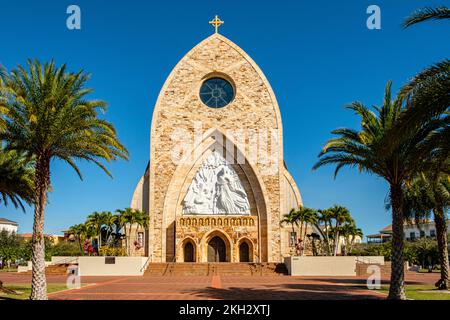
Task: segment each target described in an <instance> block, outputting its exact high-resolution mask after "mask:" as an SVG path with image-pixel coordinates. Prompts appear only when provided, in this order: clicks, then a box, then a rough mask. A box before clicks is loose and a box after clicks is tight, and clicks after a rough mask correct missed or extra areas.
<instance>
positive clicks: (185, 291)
mask: <svg viewBox="0 0 450 320" xmlns="http://www.w3.org/2000/svg"><path fill="white" fill-rule="evenodd" d="M438 277H439V275H438V274H408V275H407V277H406V280H407V283H409V284H419V283H420V284H432V283H434V282H435V281H437V279H438ZM0 280H2V281H3V282H4V283H5V284H8V283H30V280H31V279H30V276H29V275H20V274H0ZM47 280H48V282H49V283H64V282H65V280H66V277H64V276H48V277H47ZM82 283H83V284H86V286H84V287H82V288H80V289H73V290H67V291H60V292H55V293H51V294H49V298H50V299H55V300H60V299H70V300H115V299H118V300H135V299H138V300H147V299H150V300H209V299H213V300H214V299H237V300H256V299H259V300H269V299H270V300H310V299H325V300H348V299H351V300H354V299H383V298H384V297H385V296H384V295H383V294H381V293H379V292H375V291H372V290H368V289H367V288H366V287H365V283H366V280H365V279H364V278H362V277H333V278H330V277H289V276H207V277H201V276H190V277H176V276H166V277H162V276H144V277H83V278H82ZM383 283H388V279H383Z"/></svg>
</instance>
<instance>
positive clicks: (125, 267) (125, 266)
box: [78, 257, 147, 276]
mask: <svg viewBox="0 0 450 320" xmlns="http://www.w3.org/2000/svg"><path fill="white" fill-rule="evenodd" d="M105 258H106V257H78V268H79V269H78V274H79V275H80V276H141V275H143V274H144V271H145V270H144V269H145V268H144V265H145V263H146V262H147V257H115V263H114V264H105Z"/></svg>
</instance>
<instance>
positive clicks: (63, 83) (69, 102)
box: [0, 60, 127, 299]
mask: <svg viewBox="0 0 450 320" xmlns="http://www.w3.org/2000/svg"><path fill="white" fill-rule="evenodd" d="M88 78H89V75H88V74H85V73H84V72H83V71H79V72H77V73H69V72H67V69H66V65H63V66H61V67H59V68H57V67H56V66H55V64H54V62H53V61H51V62H49V63H45V64H44V65H42V64H41V63H40V62H39V61H37V60H29V61H28V70H26V69H25V68H24V67H22V66H18V67H17V68H16V69H14V70H12V71H11V72H10V74H8V73H6V72H3V74H2V75H1V79H2V81H1V84H0V87H1V89H0V95H1V97H0V105H1V108H2V109H5V110H6V112H5V113H6V117H5V123H4V129H2V130H1V131H0V141H1V140H3V141H5V142H6V146H7V149H12V150H17V152H19V153H22V152H23V153H24V154H25V155H26V156H27V157H29V158H33V157H34V159H35V177H34V185H35V188H34V197H33V198H34V202H35V209H34V225H33V241H32V243H33V254H32V263H33V271H32V286H31V296H30V298H31V299H47V285H46V278H45V261H44V246H45V244H44V212H45V206H46V204H47V193H48V190H49V186H50V177H51V166H50V163H51V161H52V160H54V159H59V160H62V161H64V162H66V163H67V164H69V165H70V166H71V167H72V168H73V169H74V170H75V171H76V173H77V174H78V176H79V177H80V178H82V176H81V172H80V170H79V168H78V167H77V165H76V161H77V160H81V159H84V160H87V161H89V162H93V163H95V164H96V165H98V166H99V167H100V168H101V169H103V170H104V171H105V172H106V173H107V174H108V175H110V176H111V174H110V173H109V171H108V169H107V168H106V167H105V166H104V164H102V163H101V160H106V161H107V162H110V161H112V160H116V159H117V158H123V159H127V151H126V149H125V147H124V146H123V145H122V144H121V143H120V142H119V140H118V138H117V134H116V131H115V129H114V127H113V126H112V125H111V124H110V123H109V122H107V121H105V120H102V119H100V118H99V117H98V116H99V111H104V110H105V106H106V103H105V102H104V101H101V100H88V99H87V98H86V96H87V95H88V94H90V93H92V90H91V89H88V88H85V84H86V81H87V80H88Z"/></svg>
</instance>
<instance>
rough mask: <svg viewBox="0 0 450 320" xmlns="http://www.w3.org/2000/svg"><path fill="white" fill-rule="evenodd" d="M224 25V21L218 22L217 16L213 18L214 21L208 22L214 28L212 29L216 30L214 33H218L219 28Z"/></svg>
mask: <svg viewBox="0 0 450 320" xmlns="http://www.w3.org/2000/svg"><path fill="white" fill-rule="evenodd" d="M224 23H225V21H222V20H220V19H219V17H218V16H217V14H216V16H215V17H214V19H213V20H211V21H210V22H209V24H210V25H213V26H214V29H215V30H216V33H218V32H219V27H220V26H221V25H222V24H224Z"/></svg>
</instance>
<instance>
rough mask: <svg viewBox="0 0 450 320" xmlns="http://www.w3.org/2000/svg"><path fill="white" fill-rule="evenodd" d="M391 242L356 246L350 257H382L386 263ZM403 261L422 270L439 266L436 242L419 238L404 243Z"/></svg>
mask: <svg viewBox="0 0 450 320" xmlns="http://www.w3.org/2000/svg"><path fill="white" fill-rule="evenodd" d="M391 247H392V244H391V242H386V243H381V244H367V243H362V244H358V245H356V246H355V247H354V248H353V250H352V252H350V255H352V256H384V259H385V260H386V261H390V260H391V252H392V250H391ZM403 254H404V257H405V261H408V262H409V264H414V265H419V266H422V267H423V268H426V267H428V265H430V264H431V265H433V266H435V265H437V264H439V251H438V247H437V241H436V240H434V239H427V238H420V239H417V240H415V241H405V248H404V250H403Z"/></svg>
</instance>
